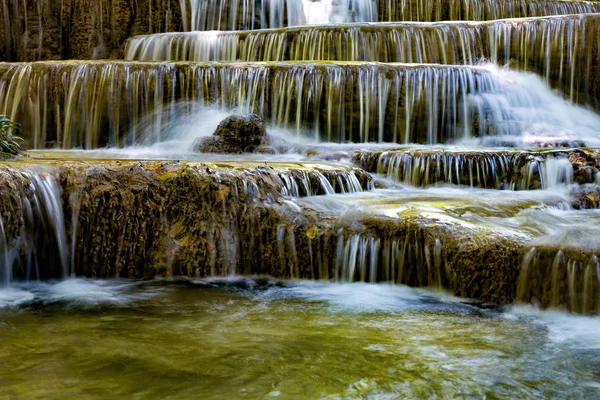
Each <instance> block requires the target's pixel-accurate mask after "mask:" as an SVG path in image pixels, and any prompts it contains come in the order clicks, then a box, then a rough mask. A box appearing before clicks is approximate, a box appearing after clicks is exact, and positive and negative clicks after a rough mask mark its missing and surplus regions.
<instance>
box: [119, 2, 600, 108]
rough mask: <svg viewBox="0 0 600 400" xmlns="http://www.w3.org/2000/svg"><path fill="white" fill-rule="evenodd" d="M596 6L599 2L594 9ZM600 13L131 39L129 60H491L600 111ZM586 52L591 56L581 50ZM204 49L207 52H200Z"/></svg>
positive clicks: (127, 54) (128, 48)
mask: <svg viewBox="0 0 600 400" xmlns="http://www.w3.org/2000/svg"><path fill="white" fill-rule="evenodd" d="M595 4H597V3H594V5H595ZM599 19H600V14H574V15H560V16H551V17H535V18H527V19H507V20H498V21H485V22H454V21H453V22H434V23H408V22H401V23H398V22H393V23H379V24H345V25H324V26H311V27H302V28H294V27H292V28H286V29H276V30H264V31H261V30H257V31H246V32H233V33H232V32H229V33H227V32H216V33H214V32H213V33H211V34H210V35H205V34H199V33H191V34H190V33H183V34H164V35H151V36H140V37H136V38H133V39H131V40H130V41H129V43H128V45H127V51H126V57H127V59H131V60H133V59H135V60H165V59H169V60H192V61H194V60H195V61H285V60H296V61H300V60H337V61H380V62H404V63H441V64H476V63H478V62H480V61H482V60H491V61H493V62H496V63H499V64H501V65H503V64H506V63H510V64H511V67H513V68H515V69H518V70H524V71H531V72H535V73H538V74H540V75H542V76H543V77H544V78H545V80H546V81H547V82H548V83H549V84H550V85H551V86H552V87H555V88H559V89H562V90H563V91H564V92H565V95H566V96H567V98H569V100H571V101H572V102H578V103H585V104H590V105H591V106H593V107H595V108H597V109H600V99H598V97H597V90H596V89H595V88H596V87H597V85H598V82H597V80H596V76H597V74H596V73H595V72H594V71H595V69H594V68H595V67H594V65H595V63H596V61H595V58H594V57H595V55H594V54H595V51H590V50H589V48H594V46H595V44H596V43H598V38H599V37H600V30H599V28H598V26H599V24H598V23H597V21H598V20H599ZM584 46H587V47H586V49H588V50H586V51H584V50H583V48H584ZM200 49H202V51H200Z"/></svg>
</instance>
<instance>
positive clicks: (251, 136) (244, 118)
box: [193, 114, 268, 154]
mask: <svg viewBox="0 0 600 400" xmlns="http://www.w3.org/2000/svg"><path fill="white" fill-rule="evenodd" d="M267 142H268V140H267V130H266V124H265V121H264V119H262V118H261V117H260V116H258V115H256V114H246V115H232V116H229V117H227V118H225V119H224V120H223V121H221V123H220V124H219V126H218V127H217V129H216V130H215V132H214V133H213V136H211V137H205V138H199V139H196V141H195V142H194V145H193V148H194V151H196V152H200V153H229V154H240V153H252V152H255V151H257V149H259V148H261V147H264V146H265V145H266V144H267Z"/></svg>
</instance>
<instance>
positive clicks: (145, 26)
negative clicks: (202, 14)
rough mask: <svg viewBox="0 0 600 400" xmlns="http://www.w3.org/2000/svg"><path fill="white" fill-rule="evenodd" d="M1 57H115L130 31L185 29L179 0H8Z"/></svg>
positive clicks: (0, 13) (1, 15) (0, 28)
mask: <svg viewBox="0 0 600 400" xmlns="http://www.w3.org/2000/svg"><path fill="white" fill-rule="evenodd" d="M8 3H9V4H8V7H3V6H2V5H0V38H2V40H0V61H40V60H67V59H107V58H119V56H120V55H121V51H122V49H121V47H122V46H123V44H124V43H125V41H126V40H127V38H129V37H130V36H133V35H141V34H151V33H159V32H169V31H178V30H181V29H182V28H183V26H182V21H181V10H180V2H179V1H178V0H148V1H135V0H94V1H89V0H71V1H54V0H52V1H44V0H33V1H12V0H9V1H8Z"/></svg>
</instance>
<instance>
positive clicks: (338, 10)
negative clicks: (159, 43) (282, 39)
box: [179, 0, 377, 31]
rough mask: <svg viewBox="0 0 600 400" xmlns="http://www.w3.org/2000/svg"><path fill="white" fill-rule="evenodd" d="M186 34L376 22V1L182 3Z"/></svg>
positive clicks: (201, 0)
mask: <svg viewBox="0 0 600 400" xmlns="http://www.w3.org/2000/svg"><path fill="white" fill-rule="evenodd" d="M179 2H180V5H181V11H182V16H183V24H184V29H185V30H186V31H214V30H217V31H228V30H248V29H265V28H281V27H285V26H297V25H306V24H322V23H331V22H375V21H377V3H376V1H375V0H316V1H315V0H260V1H249V0H231V1H224V0H179Z"/></svg>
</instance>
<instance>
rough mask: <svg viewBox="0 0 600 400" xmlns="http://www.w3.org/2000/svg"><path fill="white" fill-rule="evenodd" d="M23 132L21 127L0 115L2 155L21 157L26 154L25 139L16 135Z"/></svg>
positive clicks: (0, 150)
mask: <svg viewBox="0 0 600 400" xmlns="http://www.w3.org/2000/svg"><path fill="white" fill-rule="evenodd" d="M20 130H21V125H20V124H19V123H17V122H15V121H12V120H11V119H9V118H7V117H5V116H3V115H0V153H5V154H11V155H15V156H16V155H19V154H22V153H24V152H25V149H23V147H22V144H23V138H21V137H19V136H17V135H15V132H18V131H20Z"/></svg>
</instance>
